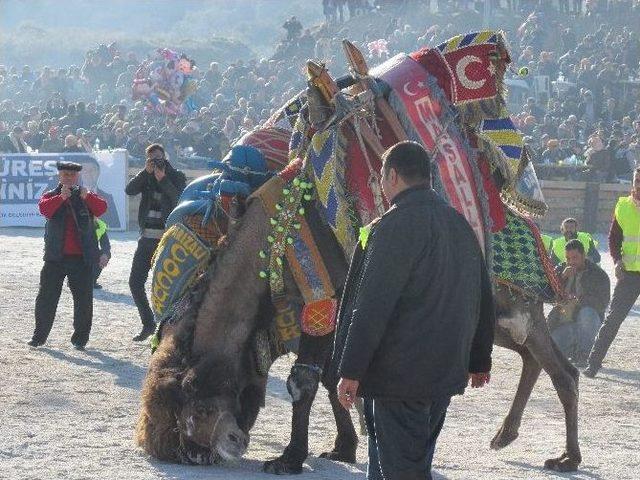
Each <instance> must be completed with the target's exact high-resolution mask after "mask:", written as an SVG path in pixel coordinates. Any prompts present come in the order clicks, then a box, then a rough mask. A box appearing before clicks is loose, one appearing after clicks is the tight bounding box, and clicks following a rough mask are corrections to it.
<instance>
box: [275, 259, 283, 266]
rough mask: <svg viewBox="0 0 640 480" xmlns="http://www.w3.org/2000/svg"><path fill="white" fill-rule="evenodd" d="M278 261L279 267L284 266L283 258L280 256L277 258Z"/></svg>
mask: <svg viewBox="0 0 640 480" xmlns="http://www.w3.org/2000/svg"><path fill="white" fill-rule="evenodd" d="M276 263H277V264H278V266H279V267H281V266H282V259H281V258H280V257H278V258H276Z"/></svg>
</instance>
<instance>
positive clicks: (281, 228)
mask: <svg viewBox="0 0 640 480" xmlns="http://www.w3.org/2000/svg"><path fill="white" fill-rule="evenodd" d="M276 231H278V232H284V227H283V226H282V225H278V226H277V227H276Z"/></svg>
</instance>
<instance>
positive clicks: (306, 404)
mask: <svg viewBox="0 0 640 480" xmlns="http://www.w3.org/2000/svg"><path fill="white" fill-rule="evenodd" d="M319 377H320V375H319V373H318V372H314V371H312V370H309V369H308V368H305V367H301V366H300V365H298V364H296V365H294V366H293V367H292V368H291V374H290V375H289V378H288V379H287V389H288V390H289V393H290V394H291V396H292V397H293V415H292V418H291V440H290V441H289V445H287V447H286V448H285V449H284V452H283V453H282V455H280V457H278V458H276V459H275V460H269V461H267V462H265V463H264V466H263V470H264V471H265V472H266V473H273V474H276V475H283V474H292V473H302V464H303V462H304V461H305V460H306V458H307V455H308V454H309V415H310V414H311V405H312V404H313V400H314V398H315V397H316V392H317V391H318V383H319V380H320V378H319Z"/></svg>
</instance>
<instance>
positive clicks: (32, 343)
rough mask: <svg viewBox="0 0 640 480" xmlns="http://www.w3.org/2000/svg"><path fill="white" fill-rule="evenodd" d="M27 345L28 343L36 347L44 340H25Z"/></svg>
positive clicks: (42, 343)
mask: <svg viewBox="0 0 640 480" xmlns="http://www.w3.org/2000/svg"><path fill="white" fill-rule="evenodd" d="M27 345H29V346H30V347H33V348H38V347H40V346H42V345H44V342H39V341H38V340H30V341H28V342H27Z"/></svg>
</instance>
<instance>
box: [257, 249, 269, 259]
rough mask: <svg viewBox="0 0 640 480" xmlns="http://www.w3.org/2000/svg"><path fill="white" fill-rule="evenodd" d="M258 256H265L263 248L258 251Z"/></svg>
mask: <svg viewBox="0 0 640 480" xmlns="http://www.w3.org/2000/svg"><path fill="white" fill-rule="evenodd" d="M258 256H259V257H260V258H267V254H266V253H265V251H264V250H260V251H259V252H258Z"/></svg>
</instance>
